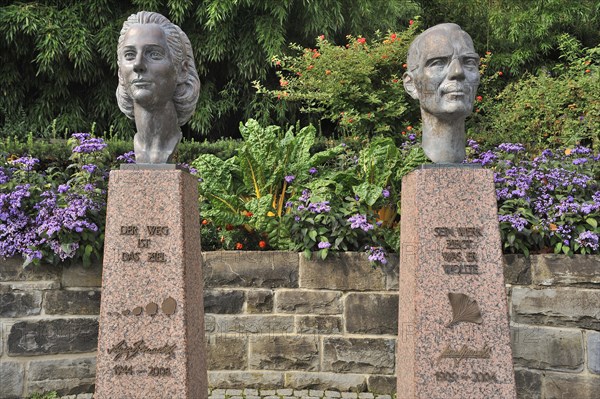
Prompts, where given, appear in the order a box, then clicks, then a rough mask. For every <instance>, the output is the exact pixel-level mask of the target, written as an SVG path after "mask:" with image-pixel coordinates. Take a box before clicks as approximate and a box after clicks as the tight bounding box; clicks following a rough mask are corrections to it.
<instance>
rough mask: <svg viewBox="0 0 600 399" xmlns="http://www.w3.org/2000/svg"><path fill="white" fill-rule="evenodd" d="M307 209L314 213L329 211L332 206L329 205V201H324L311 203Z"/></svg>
mask: <svg viewBox="0 0 600 399" xmlns="http://www.w3.org/2000/svg"><path fill="white" fill-rule="evenodd" d="M298 209H300V207H298ZM307 209H308V210H309V212H312V213H327V212H329V211H330V210H331V206H329V201H322V202H315V203H312V204H309V205H308V207H307Z"/></svg>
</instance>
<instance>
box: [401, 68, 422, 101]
mask: <svg viewBox="0 0 600 399" xmlns="http://www.w3.org/2000/svg"><path fill="white" fill-rule="evenodd" d="M402 81H403V83H404V90H406V92H407V93H408V95H410V96H411V97H412V98H414V99H415V100H418V99H419V92H418V91H417V86H416V85H415V79H414V78H413V76H412V74H411V73H409V72H404V75H402Z"/></svg>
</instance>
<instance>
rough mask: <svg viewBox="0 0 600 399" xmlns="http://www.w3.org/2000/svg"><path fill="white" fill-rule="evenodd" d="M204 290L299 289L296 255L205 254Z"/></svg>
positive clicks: (275, 252)
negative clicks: (231, 288) (238, 288)
mask: <svg viewBox="0 0 600 399" xmlns="http://www.w3.org/2000/svg"><path fill="white" fill-rule="evenodd" d="M202 256H203V258H204V262H203V267H204V271H203V273H204V286H205V287H206V288H211V287H256V288H278V287H287V288H296V287H298V254H297V253H295V252H286V251H269V252H257V251H214V252H204V253H203V254H202Z"/></svg>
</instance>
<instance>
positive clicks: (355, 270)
mask: <svg viewBox="0 0 600 399" xmlns="http://www.w3.org/2000/svg"><path fill="white" fill-rule="evenodd" d="M300 288H316V289H319V288H321V289H330V288H335V289H338V290H349V291H352V290H353V291H383V290H386V289H387V287H386V273H385V271H384V270H382V269H381V268H380V267H378V268H373V267H372V266H371V264H370V262H369V261H368V259H367V257H366V256H365V255H364V254H359V253H356V252H343V253H340V254H339V255H338V256H330V257H328V258H327V259H325V260H312V259H310V260H309V259H306V258H305V257H304V256H300Z"/></svg>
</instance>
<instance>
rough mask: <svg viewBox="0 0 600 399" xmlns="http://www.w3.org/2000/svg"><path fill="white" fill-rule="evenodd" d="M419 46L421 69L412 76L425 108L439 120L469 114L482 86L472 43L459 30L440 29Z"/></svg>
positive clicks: (428, 35)
mask: <svg viewBox="0 0 600 399" xmlns="http://www.w3.org/2000/svg"><path fill="white" fill-rule="evenodd" d="M419 47H420V50H421V51H420V59H419V67H418V68H417V69H416V70H415V71H413V72H412V75H413V78H414V84H415V87H416V91H417V97H418V99H419V101H420V105H421V108H422V109H423V110H425V111H427V112H429V113H430V114H433V115H435V116H437V117H439V118H448V119H454V118H458V117H463V118H464V117H466V116H467V115H469V114H470V113H471V110H472V109H473V102H474V100H475V94H476V92H477V86H478V85H479V56H478V55H477V53H476V52H475V50H474V49H473V44H472V42H471V40H470V39H469V38H468V36H467V35H466V34H465V33H464V32H462V31H459V30H451V31H449V32H448V31H444V30H439V31H433V32H431V33H429V34H427V36H425V37H424V38H423V40H422V41H421V43H420V45H419Z"/></svg>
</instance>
